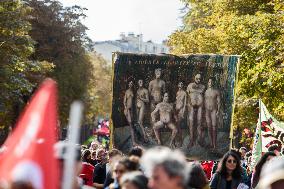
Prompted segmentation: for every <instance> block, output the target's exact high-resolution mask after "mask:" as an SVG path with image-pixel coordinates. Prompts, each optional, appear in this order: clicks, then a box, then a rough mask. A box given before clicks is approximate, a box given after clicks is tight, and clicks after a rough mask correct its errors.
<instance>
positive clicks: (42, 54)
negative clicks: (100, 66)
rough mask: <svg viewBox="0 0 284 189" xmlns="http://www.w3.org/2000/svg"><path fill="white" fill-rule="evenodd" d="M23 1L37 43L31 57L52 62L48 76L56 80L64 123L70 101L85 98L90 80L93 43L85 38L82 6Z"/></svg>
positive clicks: (55, 2)
mask: <svg viewBox="0 0 284 189" xmlns="http://www.w3.org/2000/svg"><path fill="white" fill-rule="evenodd" d="M25 2H26V3H27V4H28V6H30V7H31V8H32V13H31V17H30V19H29V21H30V23H31V25H32V29H31V31H30V35H31V37H32V38H33V39H34V40H35V42H36V45H35V52H34V53H33V54H32V56H31V58H32V59H34V60H41V61H43V60H45V61H48V62H52V63H53V64H54V65H55V68H54V71H53V72H52V73H51V74H50V75H49V76H51V77H52V78H54V79H55V80H56V81H57V82H58V87H59V102H60V103H59V114H60V120H61V123H62V125H63V126H65V125H66V124H67V121H68V115H69V108H70V104H71V102H72V101H74V100H76V99H80V100H83V101H87V99H86V98H87V96H88V94H87V92H88V86H89V83H90V81H91V80H92V73H91V71H92V67H93V66H92V64H91V61H90V57H89V55H88V51H91V50H92V42H91V40H90V39H89V38H88V37H87V34H86V30H87V28H86V27H85V26H84V25H83V24H82V23H81V20H82V19H84V18H85V14H84V13H83V12H84V10H85V9H84V8H81V7H79V6H73V7H67V8H64V7H63V6H62V4H61V3H60V2H59V1H57V0H43V1H37V0H25ZM86 104H87V105H88V103H86ZM86 111H89V107H86Z"/></svg>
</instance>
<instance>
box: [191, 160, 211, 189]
mask: <svg viewBox="0 0 284 189" xmlns="http://www.w3.org/2000/svg"><path fill="white" fill-rule="evenodd" d="M207 184H208V179H207V177H206V174H205V172H204V171H203V169H202V167H201V165H200V164H199V163H190V164H189V178H188V186H189V187H190V188H196V189H201V188H203V187H204V186H206V185H207Z"/></svg>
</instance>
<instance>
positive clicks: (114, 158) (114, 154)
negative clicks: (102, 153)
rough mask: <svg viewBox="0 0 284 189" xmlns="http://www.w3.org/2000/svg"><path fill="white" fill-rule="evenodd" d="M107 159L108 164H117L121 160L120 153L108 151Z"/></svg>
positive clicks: (113, 150)
mask: <svg viewBox="0 0 284 189" xmlns="http://www.w3.org/2000/svg"><path fill="white" fill-rule="evenodd" d="M108 158H109V163H110V164H112V163H114V162H117V161H119V160H120V159H121V158H122V152H121V151H119V150H117V149H115V148H114V149H112V150H110V151H109V153H108Z"/></svg>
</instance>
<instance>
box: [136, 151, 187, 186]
mask: <svg viewBox="0 0 284 189" xmlns="http://www.w3.org/2000/svg"><path fill="white" fill-rule="evenodd" d="M141 165H142V167H143V168H144V169H143V170H145V173H146V175H147V176H148V177H149V178H150V179H149V184H148V186H149V188H151V189H176V188H185V187H186V185H187V178H188V166H187V162H186V158H185V156H184V155H183V154H182V153H181V152H180V151H173V150H171V149H169V148H166V147H156V148H152V149H150V150H148V151H146V152H145V154H144V155H143V156H142V159H141Z"/></svg>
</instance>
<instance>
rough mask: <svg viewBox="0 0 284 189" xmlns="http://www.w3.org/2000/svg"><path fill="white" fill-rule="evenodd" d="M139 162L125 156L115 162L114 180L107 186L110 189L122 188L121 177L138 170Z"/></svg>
mask: <svg viewBox="0 0 284 189" xmlns="http://www.w3.org/2000/svg"><path fill="white" fill-rule="evenodd" d="M137 170H138V164H136V163H135V162H133V161H130V160H129V159H128V158H124V159H122V160H120V161H118V162H116V163H115V165H114V169H113V177H114V182H113V183H112V184H110V185H109V187H107V188H108V189H120V188H121V187H120V179H121V177H122V176H123V174H124V173H127V172H131V171H137Z"/></svg>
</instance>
